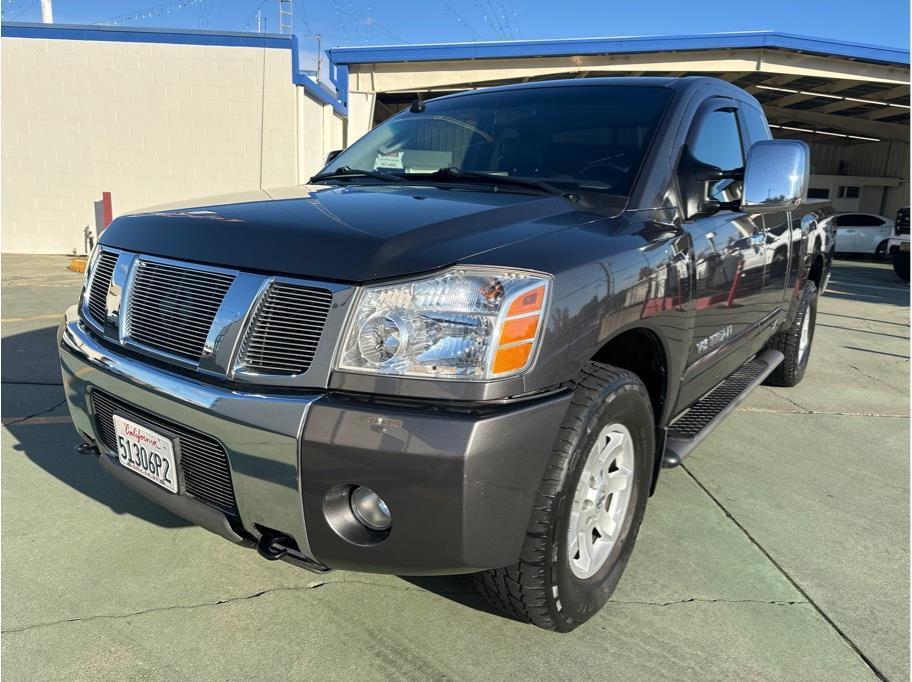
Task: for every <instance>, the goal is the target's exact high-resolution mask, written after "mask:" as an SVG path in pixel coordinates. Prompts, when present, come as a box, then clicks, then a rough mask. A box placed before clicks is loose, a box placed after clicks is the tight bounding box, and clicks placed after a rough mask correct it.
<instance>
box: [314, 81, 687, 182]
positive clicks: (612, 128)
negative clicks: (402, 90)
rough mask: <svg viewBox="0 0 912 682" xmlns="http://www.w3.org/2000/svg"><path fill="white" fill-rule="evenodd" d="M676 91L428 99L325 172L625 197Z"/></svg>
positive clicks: (533, 91) (588, 90) (604, 89)
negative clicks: (524, 183) (468, 176)
mask: <svg viewBox="0 0 912 682" xmlns="http://www.w3.org/2000/svg"><path fill="white" fill-rule="evenodd" d="M671 94H672V93H671V90H668V89H665V88H658V87H649V86H585V85H583V86H564V87H529V88H522V89H515V90H502V91H495V92H486V93H478V94H474V93H472V94H466V95H459V96H455V97H447V98H441V99H439V100H431V101H428V102H426V103H425V104H424V106H423V107H414V108H411V109H407V110H405V111H403V112H401V113H399V114H397V115H396V116H394V117H392V118H390V119H388V120H387V121H385V122H384V123H381V124H380V125H379V126H378V127H377V128H375V129H374V130H373V131H371V132H370V133H368V134H367V135H366V136H364V137H363V138H362V139H361V140H359V141H358V142H357V143H355V144H354V145H352V147H350V148H349V149H347V150H346V151H344V152H343V153H342V154H340V155H339V156H337V157H336V158H335V159H333V161H332V162H331V163H330V164H329V165H328V166H327V167H326V168H325V169H324V170H323V171H322V173H321V174H325V173H328V172H332V171H334V170H336V169H339V168H354V169H362V170H370V171H379V172H383V173H386V174H388V175H389V174H393V175H402V176H405V177H410V176H417V175H419V174H423V175H427V174H430V173H434V172H436V171H439V170H441V169H447V168H450V169H457V170H459V171H464V172H471V173H486V174H490V175H500V176H509V177H513V178H519V179H532V180H538V181H544V182H547V183H549V184H551V185H554V186H556V187H559V188H561V189H568V190H571V189H572V190H588V191H593V192H605V193H609V194H617V195H627V194H629V192H630V190H631V186H632V185H633V181H634V179H635V178H636V174H637V171H638V170H639V168H640V165H641V163H642V161H643V157H644V155H645V153H646V150H647V148H648V145H649V142H650V141H651V139H652V137H653V135H654V134H655V130H656V127H657V126H658V123H659V120H660V119H661V116H662V113H663V111H664V109H665V106H666V104H667V103H668V101H669V99H670V98H671Z"/></svg>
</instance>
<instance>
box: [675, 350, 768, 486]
mask: <svg viewBox="0 0 912 682" xmlns="http://www.w3.org/2000/svg"><path fill="white" fill-rule="evenodd" d="M784 359H785V356H784V355H783V354H782V353H780V352H779V351H777V350H767V351H764V352H762V353H760V355H758V356H756V357H755V358H754V359H753V360H751V361H750V362H748V363H745V364H744V365H741V367H739V368H738V369H737V370H736V371H735V372H734V373H733V374H732V375H731V376H730V377H728V378H727V379H725V380H724V381H722V382H721V383H720V384H718V385H717V386H716V387H715V388H714V389H712V390H711V391H710V392H709V393H707V394H706V395H704V396H703V397H702V398H700V399H699V400H698V401H697V402H695V403H694V404H693V405H691V406H690V409H688V410H687V412H685V413H684V414H683V415H681V416H680V417H678V419H676V420H675V421H674V422H673V423H672V424H671V426H669V427H668V437H667V439H666V441H665V455H664V456H663V458H662V467H663V468H665V469H670V468H671V467H676V466H678V465H679V464H680V463H681V460H683V459H684V458H685V457H687V455H689V454H690V453H691V452H693V450H694V449H695V448H696V447H697V446H698V445H699V444H700V443H702V442H703V439H704V438H706V436H708V435H709V434H711V433H712V432H713V431H714V430H715V428H716V427H717V426H718V425H719V424H721V423H722V420H723V419H725V418H726V417H727V416H728V415H729V414H730V413H731V412H732V411H733V410H734V409H735V408H736V407H737V406H738V405H739V404H740V403H741V401H742V400H744V399H745V398H746V397H747V396H748V395H749V394H750V392H751V391H753V390H754V389H755V388H757V386H759V385H760V384H761V383H763V380H764V379H766V377H768V376H769V375H770V373H771V372H772V371H773V370H774V369H776V367H778V366H779V363H780V362H782V361H783V360H784Z"/></svg>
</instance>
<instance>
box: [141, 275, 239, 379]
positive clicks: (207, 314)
mask: <svg viewBox="0 0 912 682" xmlns="http://www.w3.org/2000/svg"><path fill="white" fill-rule="evenodd" d="M233 281H234V275H231V274H226V273H222V272H213V271H210V270H202V269H196V268H189V267H182V266H177V265H169V264H166V263H160V262H157V261H152V260H139V261H138V262H137V264H136V266H135V272H134V275H133V282H132V284H131V286H130V290H129V300H128V302H127V306H128V310H127V334H128V335H129V337H130V340H132V341H135V342H138V343H141V344H144V345H146V346H149V347H151V348H154V349H158V350H162V351H165V352H167V353H173V354H174V355H178V356H181V357H184V358H188V359H190V360H193V361H198V360H199V359H200V355H202V352H203V347H204V346H205V344H206V337H207V336H208V335H209V329H210V327H211V326H212V321H213V320H214V319H215V314H216V313H217V312H218V309H219V306H220V305H221V303H222V299H223V298H225V293H226V292H227V291H228V287H230V286H231V283H232V282H233Z"/></svg>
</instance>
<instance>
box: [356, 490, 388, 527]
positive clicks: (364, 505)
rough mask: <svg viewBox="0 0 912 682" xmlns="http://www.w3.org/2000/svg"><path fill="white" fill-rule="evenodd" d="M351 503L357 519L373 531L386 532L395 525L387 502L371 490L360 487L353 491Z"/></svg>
mask: <svg viewBox="0 0 912 682" xmlns="http://www.w3.org/2000/svg"><path fill="white" fill-rule="evenodd" d="M349 503H350V504H351V509H352V512H353V513H354V515H355V518H357V519H358V521H360V522H361V523H363V524H364V525H365V526H367V527H368V528H370V529H371V530H386V529H387V528H389V527H390V526H391V525H392V523H393V517H392V516H391V515H390V510H389V507H387V506H386V502H384V501H383V500H381V499H380V496H379V495H377V493H375V492H374V491H373V490H371V489H370V488H365V487H364V486H358V487H357V488H355V489H354V490H352V493H351V499H350V500H349Z"/></svg>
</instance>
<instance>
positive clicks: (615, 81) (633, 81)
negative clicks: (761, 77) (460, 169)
mask: <svg viewBox="0 0 912 682" xmlns="http://www.w3.org/2000/svg"><path fill="white" fill-rule="evenodd" d="M708 84H713V85H715V86H716V87H722V88H725V89H727V90H731V92H732V93H739V94H740V95H741V96H742V97H743V96H744V95H745V94H746V93H745V91H744V90H742V89H741V88H739V87H738V86H736V85H732V84H731V83H729V82H728V81H725V80H722V79H721V78H713V77H711V76H598V77H595V78H559V79H553V80H540V81H529V82H527V83H511V84H509V85H494V86H491V87H486V88H479V89H478V90H469V91H465V92H457V93H453V94H450V95H444V96H442V97H435V98H434V99H437V100H439V99H448V98H450V97H464V96H469V95H471V94H473V93H477V92H501V91H507V90H523V89H528V88H561V87H573V86H603V87H604V86H615V87H621V86H624V87H630V86H636V87H653V88H655V87H662V88H670V89H673V90H677V91H679V92H683V91H685V90H689V89H691V88H696V87H700V86H701V85H708ZM748 96H749V95H748Z"/></svg>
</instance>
